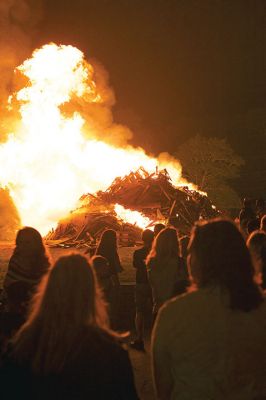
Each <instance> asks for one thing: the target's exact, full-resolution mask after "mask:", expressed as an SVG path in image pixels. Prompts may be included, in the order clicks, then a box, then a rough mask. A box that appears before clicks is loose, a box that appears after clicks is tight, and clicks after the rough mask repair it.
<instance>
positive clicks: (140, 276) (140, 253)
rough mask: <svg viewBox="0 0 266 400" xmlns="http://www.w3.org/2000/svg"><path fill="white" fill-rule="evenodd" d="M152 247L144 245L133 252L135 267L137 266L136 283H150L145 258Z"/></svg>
mask: <svg viewBox="0 0 266 400" xmlns="http://www.w3.org/2000/svg"><path fill="white" fill-rule="evenodd" d="M150 249H151V248H150V247H147V246H143V247H141V248H140V249H138V250H135V251H134V253H133V267H134V268H136V283H146V284H148V283H149V282H148V274H147V268H146V264H145V260H146V258H147V256H148V254H149V252H150Z"/></svg>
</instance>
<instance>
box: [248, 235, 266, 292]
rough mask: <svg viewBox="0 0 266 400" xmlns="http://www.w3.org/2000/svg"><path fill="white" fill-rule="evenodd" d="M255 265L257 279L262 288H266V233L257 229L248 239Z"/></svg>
mask: <svg viewBox="0 0 266 400" xmlns="http://www.w3.org/2000/svg"><path fill="white" fill-rule="evenodd" d="M247 246H248V248H249V250H250V253H251V257H252V260H253V265H254V267H255V274H256V275H255V277H256V281H257V282H258V283H259V285H261V287H262V289H263V290H265V289H266V233H265V232H264V231H261V230H257V231H254V232H252V233H251V235H250V236H249V238H248V240H247Z"/></svg>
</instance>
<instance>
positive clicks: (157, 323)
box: [0, 200, 266, 400]
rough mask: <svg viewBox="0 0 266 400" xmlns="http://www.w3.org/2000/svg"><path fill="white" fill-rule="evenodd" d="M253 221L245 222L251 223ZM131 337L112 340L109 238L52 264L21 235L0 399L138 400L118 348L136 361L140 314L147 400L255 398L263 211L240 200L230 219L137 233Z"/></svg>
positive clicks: (113, 260)
mask: <svg viewBox="0 0 266 400" xmlns="http://www.w3.org/2000/svg"><path fill="white" fill-rule="evenodd" d="M255 221H256V223H255ZM142 241H143V245H142V247H140V248H137V249H136V250H135V251H134V253H133V259H132V266H133V267H134V268H135V270H136V285H135V307H136V315H135V337H134V339H133V340H132V341H131V342H130V338H129V335H128V333H121V332H118V326H119V321H118V318H119V312H118V310H119V302H120V301H121V296H120V290H119V289H120V280H119V273H120V272H122V271H123V267H122V265H121V262H120V258H119V253H118V245H117V234H116V232H115V231H114V230H112V229H106V230H105V231H104V232H103V233H102V236H101V238H100V240H99V243H98V246H97V248H96V249H95V251H94V254H93V255H91V256H90V257H87V256H85V255H82V254H79V253H72V254H69V255H66V256H63V257H60V258H59V259H58V260H57V261H56V262H55V263H52V262H51V258H50V256H49V254H48V251H47V249H46V247H45V245H44V243H43V240H42V237H41V235H40V234H39V232H38V231H37V230H35V229H34V228H30V227H25V228H23V229H21V230H20V231H19V232H18V234H17V237H16V247H15V249H14V251H13V254H12V256H11V258H10V261H9V265H8V269H7V273H6V276H5V280H4V286H3V291H2V295H1V313H0V346H1V348H0V390H1V391H2V393H4V394H5V395H6V393H8V396H7V398H10V399H17V398H20V399H21V398H22V399H24V398H25V399H26V398H27V399H48V398H50V399H85V398H86V399H87V398H92V399H125V400H126V399H129V400H130V399H138V398H139V396H138V393H137V390H136V386H135V382H134V374H133V368H132V365H131V361H130V358H129V356H128V350H127V349H128V347H127V346H130V347H131V348H132V349H134V350H135V351H141V352H145V350H146V349H145V340H144V339H145V334H144V328H145V325H146V322H147V321H146V319H147V315H148V313H149V310H150V314H151V320H152V323H151V356H152V357H151V360H152V361H151V364H152V365H151V367H152V374H153V383H154V389H155V396H156V398H158V399H162V400H169V399H182V400H186V399H189V400H193V399H195V400H196V399H197V400H201V399H202V400H203V399H204V400H208V399H215V400H216V399H217V400H219V399H229V400H230V399H232V400H238V399H239V400H263V399H266V383H265V382H266V380H265V377H266V302H265V295H264V290H265V288H266V212H265V205H264V203H263V202H262V201H260V202H258V203H257V205H256V209H255V211H254V210H253V209H252V207H251V204H250V202H248V200H246V201H245V202H244V206H243V209H242V210H241V211H240V215H239V222H233V221H231V220H229V219H224V218H217V219H214V220H209V221H205V220H200V221H198V222H196V223H195V225H194V227H193V228H192V231H191V234H190V236H183V237H179V233H178V231H177V230H176V229H175V228H174V227H173V226H168V225H167V226H165V225H163V224H157V225H155V227H154V229H153V230H152V229H146V230H144V231H143V233H142Z"/></svg>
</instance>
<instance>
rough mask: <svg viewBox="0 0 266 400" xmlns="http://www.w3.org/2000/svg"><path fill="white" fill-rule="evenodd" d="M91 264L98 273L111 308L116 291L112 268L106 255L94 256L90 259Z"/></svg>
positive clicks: (101, 286) (100, 284) (99, 281)
mask: <svg viewBox="0 0 266 400" xmlns="http://www.w3.org/2000/svg"><path fill="white" fill-rule="evenodd" d="M90 262H91V265H92V267H93V269H94V271H95V273H96V276H97V279H98V283H99V286H100V288H101V289H102V291H103V294H104V297H105V300H106V301H107V303H108V304H109V307H110V308H111V307H112V305H111V302H112V296H113V291H114V283H113V280H112V270H111V267H110V265H109V263H108V261H107V259H106V258H105V257H102V256H93V257H92V258H91V259H90Z"/></svg>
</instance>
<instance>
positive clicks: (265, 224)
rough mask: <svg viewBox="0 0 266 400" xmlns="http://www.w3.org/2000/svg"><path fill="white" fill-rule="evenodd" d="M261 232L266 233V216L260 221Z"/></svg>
mask: <svg viewBox="0 0 266 400" xmlns="http://www.w3.org/2000/svg"><path fill="white" fill-rule="evenodd" d="M260 230H261V231H264V232H265V233H266V214H265V215H263V217H262V218H261V220H260Z"/></svg>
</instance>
